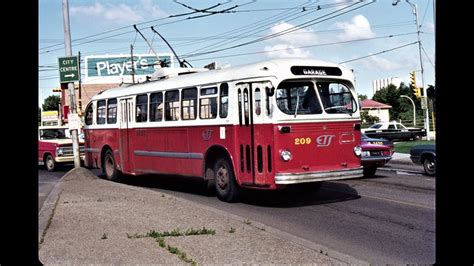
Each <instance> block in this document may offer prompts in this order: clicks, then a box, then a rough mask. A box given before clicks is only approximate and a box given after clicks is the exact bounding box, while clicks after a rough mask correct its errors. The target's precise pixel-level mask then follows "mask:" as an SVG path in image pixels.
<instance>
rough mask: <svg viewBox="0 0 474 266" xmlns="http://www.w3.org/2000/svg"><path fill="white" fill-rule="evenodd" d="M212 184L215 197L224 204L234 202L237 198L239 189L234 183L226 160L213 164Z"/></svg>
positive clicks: (231, 170) (232, 171)
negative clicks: (214, 188) (214, 189)
mask: <svg viewBox="0 0 474 266" xmlns="http://www.w3.org/2000/svg"><path fill="white" fill-rule="evenodd" d="M214 183H215V187H216V193H217V197H218V198H219V199H220V200H222V201H225V202H234V201H236V200H237V198H238V196H239V190H240V189H239V187H238V184H237V183H236V181H235V175H234V170H233V169H232V166H231V165H230V163H229V161H228V160H226V159H219V160H217V161H216V163H215V164H214Z"/></svg>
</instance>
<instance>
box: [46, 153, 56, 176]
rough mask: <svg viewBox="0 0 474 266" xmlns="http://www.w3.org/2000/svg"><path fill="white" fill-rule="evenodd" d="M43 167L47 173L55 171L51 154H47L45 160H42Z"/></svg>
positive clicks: (54, 163)
mask: <svg viewBox="0 0 474 266" xmlns="http://www.w3.org/2000/svg"><path fill="white" fill-rule="evenodd" d="M44 165H45V166H46V170H48V171H49V172H54V171H55V170H56V162H55V161H54V159H53V156H52V155H51V154H48V155H47V156H46V158H44Z"/></svg>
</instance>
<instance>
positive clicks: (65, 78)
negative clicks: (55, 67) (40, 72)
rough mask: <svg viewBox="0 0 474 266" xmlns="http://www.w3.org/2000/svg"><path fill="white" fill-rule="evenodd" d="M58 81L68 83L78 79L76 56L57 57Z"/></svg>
mask: <svg viewBox="0 0 474 266" xmlns="http://www.w3.org/2000/svg"><path fill="white" fill-rule="evenodd" d="M58 60H59V81H60V83H69V82H74V81H79V79H80V78H81V74H80V71H79V60H78V57H77V56H68V57H59V58H58Z"/></svg>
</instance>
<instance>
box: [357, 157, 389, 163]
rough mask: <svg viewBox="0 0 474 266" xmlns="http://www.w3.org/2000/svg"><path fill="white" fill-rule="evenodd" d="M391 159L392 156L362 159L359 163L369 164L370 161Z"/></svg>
mask: <svg viewBox="0 0 474 266" xmlns="http://www.w3.org/2000/svg"><path fill="white" fill-rule="evenodd" d="M391 159H392V156H374V157H362V158H361V159H360V160H361V162H371V161H380V160H384V161H389V160H391Z"/></svg>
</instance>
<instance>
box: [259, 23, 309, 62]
mask: <svg viewBox="0 0 474 266" xmlns="http://www.w3.org/2000/svg"><path fill="white" fill-rule="evenodd" d="M293 27H294V25H292V24H289V23H286V22H283V23H280V24H278V25H275V26H273V27H272V28H271V29H270V31H271V34H277V33H283V32H284V31H285V30H289V29H291V28H293ZM271 42H272V43H273V44H272V45H267V46H265V48H264V50H265V51H266V55H267V56H268V57H270V58H283V57H309V56H312V54H311V52H309V51H307V50H304V49H301V48H295V47H299V46H305V45H312V44H316V43H317V36H316V34H315V33H313V32H312V31H311V30H308V29H300V30H297V31H294V32H291V33H287V34H283V35H281V36H278V37H276V38H274V39H271ZM281 49H287V50H281ZM273 50H281V51H273Z"/></svg>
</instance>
